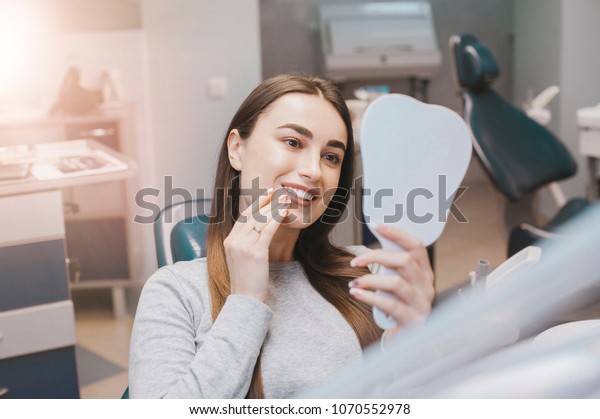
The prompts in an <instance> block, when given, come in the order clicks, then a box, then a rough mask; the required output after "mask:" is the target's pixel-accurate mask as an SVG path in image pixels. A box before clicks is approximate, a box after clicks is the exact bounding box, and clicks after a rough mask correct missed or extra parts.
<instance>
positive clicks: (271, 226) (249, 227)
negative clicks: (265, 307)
mask: <svg viewBox="0 0 600 419" xmlns="http://www.w3.org/2000/svg"><path fill="white" fill-rule="evenodd" d="M272 197H273V189H272V188H271V189H269V190H268V191H267V193H266V194H265V195H261V196H260V197H259V198H258V199H257V200H256V201H255V202H253V203H252V204H251V205H250V206H249V207H248V208H246V209H245V210H244V211H242V213H241V214H240V217H239V218H238V220H237V221H236V223H235V224H234V226H233V228H232V229H231V232H230V233H229V236H227V238H226V239H225V241H224V242H223V246H224V247H225V258H226V260H227V267H228V269H229V279H230V282H231V293H232V294H242V295H247V296H249V297H253V298H256V299H257V300H259V301H262V302H263V303H264V302H265V301H266V300H267V294H268V291H269V288H268V287H269V246H270V244H271V240H272V239H273V236H274V235H275V232H276V231H277V229H278V228H279V226H280V225H281V221H282V220H283V219H284V218H285V217H286V216H287V209H286V208H287V206H288V205H289V203H290V197H289V196H287V195H282V196H280V197H279V199H278V202H275V203H274V202H272V200H271V198H272Z"/></svg>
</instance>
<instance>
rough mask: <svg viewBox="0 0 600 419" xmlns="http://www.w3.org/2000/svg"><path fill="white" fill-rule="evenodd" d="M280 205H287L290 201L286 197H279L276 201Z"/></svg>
mask: <svg viewBox="0 0 600 419" xmlns="http://www.w3.org/2000/svg"><path fill="white" fill-rule="evenodd" d="M277 201H278V202H279V203H280V204H289V203H290V202H292V199H291V198H290V197H289V196H288V195H281V196H280V197H279V199H278V200H277Z"/></svg>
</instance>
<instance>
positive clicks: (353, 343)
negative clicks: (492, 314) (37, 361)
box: [129, 75, 434, 398]
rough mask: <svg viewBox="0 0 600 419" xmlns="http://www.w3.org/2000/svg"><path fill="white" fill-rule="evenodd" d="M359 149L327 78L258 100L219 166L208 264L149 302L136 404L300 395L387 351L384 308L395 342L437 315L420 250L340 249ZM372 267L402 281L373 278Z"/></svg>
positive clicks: (405, 243)
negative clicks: (370, 352) (366, 355)
mask: <svg viewBox="0 0 600 419" xmlns="http://www.w3.org/2000/svg"><path fill="white" fill-rule="evenodd" d="M353 148H354V147H353V136H352V126H351V123H350V116H349V112H348V109H347V107H346V105H345V102H344V100H343V97H342V95H341V94H340V92H339V91H338V89H337V88H336V87H335V86H334V85H333V84H332V83H331V82H329V81H327V80H324V79H321V78H317V77H304V76H295V75H283V76H278V77H274V78H271V79H269V80H266V81H264V82H263V83H262V84H261V85H259V86H258V87H257V88H256V89H255V90H254V91H253V92H252V93H251V94H250V95H249V96H248V98H246V100H245V101H244V102H243V103H242V105H241V106H240V108H239V110H238V111H237V113H236V114H235V116H234V117H233V120H232V121H231V124H230V126H229V128H228V130H227V135H226V137H225V140H224V143H223V146H222V149H221V153H220V156H219V161H218V167H217V174H216V182H215V190H214V195H213V196H214V197H215V199H214V200H213V208H212V214H213V220H212V221H211V224H210V226H209V231H208V242H207V257H206V258H205V259H197V260H194V261H191V262H182V263H177V264H175V265H174V266H170V267H165V268H163V269H160V270H159V271H157V272H156V273H155V274H154V275H153V276H152V277H151V278H150V279H149V280H148V282H147V283H146V285H145V287H144V290H143V292H142V296H141V298H140V303H139V306H138V312H137V314H136V319H135V324H134V328H133V334H132V343H131V354H130V369H129V374H130V395H131V396H132V397H176V398H241V397H249V398H260V397H267V398H280V397H289V396H292V395H294V394H297V393H298V392H299V391H302V390H304V389H306V388H308V387H310V386H312V385H315V384H317V383H319V382H320V381H322V380H323V379H325V378H326V377H328V376H330V375H331V374H334V373H335V372H337V371H339V370H340V369H341V368H343V367H344V366H346V365H348V364H349V363H351V362H357V361H359V360H360V359H361V355H362V349H364V348H365V347H367V346H368V345H370V344H372V343H374V342H376V341H378V340H379V339H380V337H381V330H380V329H379V328H377V326H376V325H375V324H374V322H373V319H372V315H371V307H372V306H376V307H378V308H380V309H382V310H383V311H385V312H387V313H389V314H391V315H392V316H393V317H394V318H395V319H396V321H397V323H398V327H397V328H396V329H394V330H391V331H389V333H394V332H397V331H398V330H400V329H401V328H402V327H403V326H405V325H407V324H409V323H413V322H418V321H421V320H423V319H424V318H425V317H426V316H427V314H428V313H429V311H430V307H431V301H432V299H433V294H434V292H433V273H432V271H431V268H430V264H429V260H428V257H427V253H426V251H425V249H424V247H423V246H422V245H421V244H420V242H419V241H418V240H416V239H415V238H414V237H411V236H409V235H407V234H405V233H403V232H401V231H399V230H397V229H395V228H393V227H385V226H380V232H381V234H383V235H385V236H386V237H388V238H390V239H392V240H394V241H395V242H397V243H398V244H399V245H401V246H402V247H403V248H404V249H406V250H407V252H405V253H399V252H392V251H385V250H382V249H379V250H373V251H367V252H365V250H366V249H364V248H360V249H354V252H358V253H361V254H360V255H359V256H356V255H355V254H353V253H350V252H349V251H347V250H344V249H340V248H337V247H335V246H333V245H332V244H331V243H330V241H329V238H328V235H329V232H330V231H331V229H332V228H333V227H334V226H335V223H336V222H337V221H338V220H339V218H340V216H341V214H342V212H343V210H344V208H345V206H346V203H347V201H348V196H349V194H348V192H349V190H350V187H351V185H352V180H353V167H352V166H353V165H352V157H353ZM371 264H379V265H384V266H386V267H388V268H391V269H394V270H395V271H396V272H397V275H393V276H383V275H372V274H370V273H369V270H368V268H367V266H369V265H371ZM375 290H384V291H388V292H390V293H392V294H394V295H395V296H396V297H398V298H397V299H391V298H389V297H387V296H384V295H381V294H376V293H375V292H374V291H375Z"/></svg>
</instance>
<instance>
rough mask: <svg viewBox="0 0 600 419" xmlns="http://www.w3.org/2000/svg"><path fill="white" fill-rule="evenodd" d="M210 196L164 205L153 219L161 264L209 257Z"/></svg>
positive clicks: (158, 259) (155, 241)
mask: <svg viewBox="0 0 600 419" xmlns="http://www.w3.org/2000/svg"><path fill="white" fill-rule="evenodd" d="M210 206H211V200H210V199H195V200H191V201H183V202H179V203H177V204H173V205H170V206H168V207H165V208H164V209H163V210H162V211H161V212H160V213H159V214H158V216H157V217H156V220H155V222H154V244H155V247H156V261H157V262H158V267H159V268H160V267H163V266H166V265H172V264H174V263H175V262H180V261H184V260H193V259H196V258H199V257H204V256H206V235H207V233H208V221H209V217H210V215H209V214H210Z"/></svg>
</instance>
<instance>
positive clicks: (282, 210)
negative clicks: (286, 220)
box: [279, 209, 288, 217]
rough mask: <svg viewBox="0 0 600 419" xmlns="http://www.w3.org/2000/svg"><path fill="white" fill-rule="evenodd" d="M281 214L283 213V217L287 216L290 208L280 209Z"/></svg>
mask: <svg viewBox="0 0 600 419" xmlns="http://www.w3.org/2000/svg"><path fill="white" fill-rule="evenodd" d="M279 215H281V216H282V217H287V215H288V210H286V209H280V210H279Z"/></svg>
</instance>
